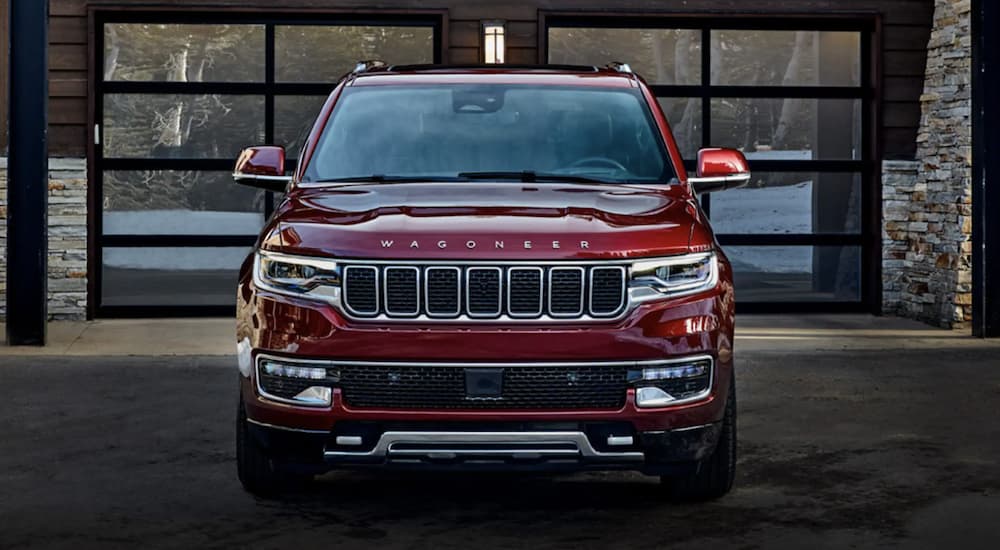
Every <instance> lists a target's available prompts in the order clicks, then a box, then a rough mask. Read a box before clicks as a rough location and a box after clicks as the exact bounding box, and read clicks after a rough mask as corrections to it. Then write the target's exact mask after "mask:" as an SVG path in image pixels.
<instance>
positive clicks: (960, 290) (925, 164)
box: [882, 0, 972, 327]
mask: <svg viewBox="0 0 1000 550" xmlns="http://www.w3.org/2000/svg"><path fill="white" fill-rule="evenodd" d="M970 11H971V6H970V0H936V2H935V10H934V29H933V31H932V32H931V38H930V42H929V44H928V51H927V71H926V75H925V81H924V93H923V95H922V96H921V97H920V101H921V104H922V115H921V120H920V132H919V135H918V136H917V162H916V163H915V164H909V163H893V162H886V163H885V165H884V167H883V168H884V170H883V173H884V177H883V187H882V189H883V219H884V225H883V258H884V260H883V282H884V287H883V288H884V292H883V302H884V303H883V310H884V311H885V312H886V313H895V314H899V315H904V316H907V317H913V318H916V319H920V320H923V321H927V322H929V323H933V324H936V325H940V326H945V327H962V326H965V325H966V324H967V323H968V322H969V321H970V320H971V314H972V305H971V304H972V288H971V286H972V285H971V283H972V271H971V254H972V242H971V232H972V187H971V183H972V167H971V162H972V156H971V155H972V133H971V122H970V118H969V115H970V112H971V108H972V104H971V92H972V90H971V88H972V85H971V80H972V73H971V62H972V37H971V33H970V28H969V24H970Z"/></svg>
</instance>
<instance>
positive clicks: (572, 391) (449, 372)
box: [340, 365, 628, 410]
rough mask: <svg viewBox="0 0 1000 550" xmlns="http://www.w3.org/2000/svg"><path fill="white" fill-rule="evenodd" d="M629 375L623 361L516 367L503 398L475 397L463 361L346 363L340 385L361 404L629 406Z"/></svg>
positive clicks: (349, 399) (508, 372) (507, 372)
mask: <svg viewBox="0 0 1000 550" xmlns="http://www.w3.org/2000/svg"><path fill="white" fill-rule="evenodd" d="M468 368H474V365H469V367H468ZM627 376H628V373H627V371H626V369H625V368H624V367H617V366H607V367H605V366H589V365H588V366H567V367H562V366H558V367H553V366H538V367H533V366H518V367H510V368H506V369H504V371H503V387H502V390H501V397H499V398H489V399H469V398H467V397H466V391H465V368H463V367H462V366H420V367H417V366H368V365H341V366H340V388H341V391H342V392H343V398H344V401H345V402H346V403H347V404H348V405H349V406H351V407H358V408H380V409H550V410H559V409H608V410H617V409H620V408H621V407H623V406H624V405H625V396H626V392H627V389H628V384H627Z"/></svg>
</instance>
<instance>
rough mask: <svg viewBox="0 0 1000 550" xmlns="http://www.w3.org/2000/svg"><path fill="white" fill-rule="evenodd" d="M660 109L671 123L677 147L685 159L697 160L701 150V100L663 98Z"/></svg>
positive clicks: (660, 99)
mask: <svg viewBox="0 0 1000 550" xmlns="http://www.w3.org/2000/svg"><path fill="white" fill-rule="evenodd" d="M657 101H659V102H660V108H661V109H663V114H664V115H666V117H667V122H669V123H670V129H671V130H672V131H673V133H674V139H675V140H676V141H677V147H678V148H679V149H680V150H681V156H682V157H684V158H685V159H695V158H697V156H698V149H701V99H700V98H694V97H661V98H658V99H657Z"/></svg>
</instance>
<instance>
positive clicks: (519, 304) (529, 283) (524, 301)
mask: <svg viewBox="0 0 1000 550" xmlns="http://www.w3.org/2000/svg"><path fill="white" fill-rule="evenodd" d="M507 310H508V311H509V312H510V315H511V317H537V316H539V315H541V314H542V268H540V267H512V268H510V269H509V270H508V271H507Z"/></svg>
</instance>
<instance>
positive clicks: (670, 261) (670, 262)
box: [629, 252, 719, 301]
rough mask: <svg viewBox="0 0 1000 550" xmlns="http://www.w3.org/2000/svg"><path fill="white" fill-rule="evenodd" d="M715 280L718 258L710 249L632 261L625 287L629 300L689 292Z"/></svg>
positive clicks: (717, 280)
mask: <svg viewBox="0 0 1000 550" xmlns="http://www.w3.org/2000/svg"><path fill="white" fill-rule="evenodd" d="M718 282H719V261H718V259H717V258H716V256H715V253H714V252H707V253H701V254H685V255H683V256H676V257H670V258H657V259H655V260H642V261H638V262H636V263H634V264H632V272H631V281H630V282H629V289H630V292H631V293H632V297H633V299H638V300H640V301H641V300H649V299H653V298H656V297H657V296H659V297H663V296H677V295H682V294H693V293H695V292H701V291H703V290H708V289H710V288H713V287H715V285H716V284H718Z"/></svg>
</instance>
